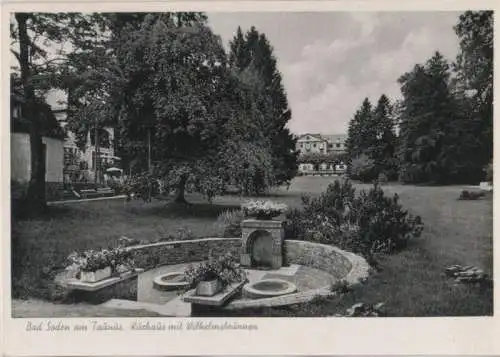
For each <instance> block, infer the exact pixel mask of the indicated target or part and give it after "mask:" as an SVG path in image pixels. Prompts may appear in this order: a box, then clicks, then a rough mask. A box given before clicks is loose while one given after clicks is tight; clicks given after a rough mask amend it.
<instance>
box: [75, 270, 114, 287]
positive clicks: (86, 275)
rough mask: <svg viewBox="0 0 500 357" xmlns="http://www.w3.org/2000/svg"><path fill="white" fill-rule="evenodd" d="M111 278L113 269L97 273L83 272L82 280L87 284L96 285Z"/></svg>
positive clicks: (97, 271) (81, 274)
mask: <svg viewBox="0 0 500 357" xmlns="http://www.w3.org/2000/svg"><path fill="white" fill-rule="evenodd" d="M110 277H111V267H106V268H104V269H99V270H96V271H82V272H81V273H80V280H81V281H82V282H85V283H95V282H98V281H101V280H104V279H108V278H110Z"/></svg>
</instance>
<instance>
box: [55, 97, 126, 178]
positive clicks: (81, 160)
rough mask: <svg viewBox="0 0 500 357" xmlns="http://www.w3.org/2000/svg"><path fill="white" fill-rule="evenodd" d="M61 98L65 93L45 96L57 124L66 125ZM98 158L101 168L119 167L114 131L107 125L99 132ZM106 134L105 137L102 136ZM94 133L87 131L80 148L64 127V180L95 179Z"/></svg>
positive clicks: (64, 126) (73, 136)
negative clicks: (82, 146) (83, 143)
mask: <svg viewBox="0 0 500 357" xmlns="http://www.w3.org/2000/svg"><path fill="white" fill-rule="evenodd" d="M61 98H65V93H64V92H61V91H52V92H51V93H49V95H48V96H47V102H48V103H49V104H50V105H51V106H52V110H53V112H54V115H55V116H56V118H57V121H58V122H59V124H60V125H61V126H62V127H63V128H66V126H67V115H68V113H67V107H66V105H65V104H63V105H62V104H60V103H59V101H60V99H61ZM99 136H100V138H99V143H101V145H99V159H100V162H101V169H102V168H103V167H120V157H117V156H116V155H115V131H114V128H111V127H107V128H104V129H103V130H101V131H100V132H99ZM103 136H106V138H103ZM94 139H95V136H94V133H91V132H89V133H87V140H86V143H85V147H84V148H83V150H80V149H79V148H78V146H77V143H76V137H75V134H74V133H73V132H71V131H70V130H67V129H66V140H65V141H64V175H65V181H91V182H93V181H94V180H95V172H96V167H97V164H96V146H95V143H94V141H95V140H94Z"/></svg>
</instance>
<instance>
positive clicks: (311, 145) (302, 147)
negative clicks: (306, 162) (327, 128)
mask: <svg viewBox="0 0 500 357" xmlns="http://www.w3.org/2000/svg"><path fill="white" fill-rule="evenodd" d="M327 146H328V143H327V142H326V140H323V139H320V138H317V137H315V136H312V135H305V136H303V137H301V138H299V139H298V140H297V146H296V148H297V150H299V151H300V153H301V154H306V153H326V152H327Z"/></svg>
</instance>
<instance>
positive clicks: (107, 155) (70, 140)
mask: <svg viewBox="0 0 500 357" xmlns="http://www.w3.org/2000/svg"><path fill="white" fill-rule="evenodd" d="M54 115H56V118H57V120H58V121H59V123H60V124H61V126H62V127H63V128H64V127H65V126H66V124H67V122H66V116H67V114H66V111H65V110H58V111H56V112H55V113H54ZM104 129H105V130H106V131H107V132H108V134H109V139H110V146H109V148H105V147H100V148H99V152H100V158H101V160H102V161H103V162H114V161H115V150H114V140H115V132H114V129H113V128H104ZM66 133H67V137H66V140H65V141H64V149H65V151H71V152H72V153H75V154H76V157H77V158H78V160H79V161H80V162H85V163H86V167H87V168H88V170H90V171H91V172H93V171H94V170H95V168H94V167H93V160H92V158H93V157H94V153H95V145H92V144H91V142H92V141H91V139H90V135H91V133H88V134H87V141H86V143H85V149H84V150H83V151H82V150H80V149H79V148H78V147H77V145H76V137H75V134H74V133H73V132H71V131H70V130H67V131H66ZM114 165H117V166H119V164H114ZM89 174H90V172H89ZM91 176H92V175H91Z"/></svg>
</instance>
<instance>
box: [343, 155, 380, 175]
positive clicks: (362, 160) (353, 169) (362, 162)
mask: <svg viewBox="0 0 500 357" xmlns="http://www.w3.org/2000/svg"><path fill="white" fill-rule="evenodd" d="M377 172H378V170H377V167H376V166H375V161H374V160H372V159H370V158H369V157H368V156H366V155H361V156H358V157H356V158H354V159H353V160H352V161H351V165H350V167H349V176H350V178H352V179H353V180H359V181H362V182H372V181H373V180H375V179H376V178H377V176H378V174H377Z"/></svg>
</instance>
